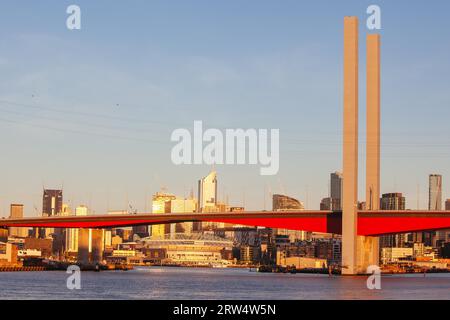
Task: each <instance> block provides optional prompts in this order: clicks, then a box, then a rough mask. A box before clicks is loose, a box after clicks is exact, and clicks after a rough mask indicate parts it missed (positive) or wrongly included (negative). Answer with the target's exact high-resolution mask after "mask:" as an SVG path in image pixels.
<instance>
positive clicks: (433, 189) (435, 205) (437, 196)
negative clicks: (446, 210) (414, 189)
mask: <svg viewBox="0 0 450 320" xmlns="http://www.w3.org/2000/svg"><path fill="white" fill-rule="evenodd" d="M428 210H442V176H441V175H440V174H430V176H429V188H428Z"/></svg>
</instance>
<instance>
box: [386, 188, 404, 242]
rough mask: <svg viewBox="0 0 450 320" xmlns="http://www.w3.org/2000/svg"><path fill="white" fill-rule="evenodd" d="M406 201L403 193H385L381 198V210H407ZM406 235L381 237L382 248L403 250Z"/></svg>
mask: <svg viewBox="0 0 450 320" xmlns="http://www.w3.org/2000/svg"><path fill="white" fill-rule="evenodd" d="M405 207H406V200H405V197H404V196H403V194H402V193H400V192H393V193H385V194H383V195H382V196H381V201H380V209H381V210H405ZM407 235H408V234H406V233H400V234H389V235H384V236H381V237H380V248H392V247H397V248H401V247H404V246H405V243H406V242H407Z"/></svg>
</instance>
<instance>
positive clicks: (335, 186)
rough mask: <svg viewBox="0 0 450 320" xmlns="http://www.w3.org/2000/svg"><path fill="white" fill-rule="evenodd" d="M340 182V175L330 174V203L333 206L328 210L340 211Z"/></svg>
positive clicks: (338, 173) (336, 173) (337, 173)
mask: <svg viewBox="0 0 450 320" xmlns="http://www.w3.org/2000/svg"><path fill="white" fill-rule="evenodd" d="M342 181H343V180H342V173H340V172H337V171H336V172H333V173H331V174H330V198H331V199H330V203H331V204H334V205H333V206H331V209H328V210H341V199H342Z"/></svg>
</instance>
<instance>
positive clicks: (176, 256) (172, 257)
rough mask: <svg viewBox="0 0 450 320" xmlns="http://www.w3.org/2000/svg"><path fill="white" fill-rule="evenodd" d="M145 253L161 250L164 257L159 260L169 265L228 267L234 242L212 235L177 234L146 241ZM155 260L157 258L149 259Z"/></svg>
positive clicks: (144, 242)
mask: <svg viewBox="0 0 450 320" xmlns="http://www.w3.org/2000/svg"><path fill="white" fill-rule="evenodd" d="M143 244H144V248H143V251H144V252H148V251H149V250H159V252H161V253H162V252H163V253H164V257H160V259H159V260H163V261H162V262H164V263H167V264H183V265H203V266H208V265H209V266H211V265H226V264H229V263H230V261H228V260H230V258H231V257H230V253H231V250H232V248H233V241H231V240H229V239H224V238H219V237H215V236H212V235H204V234H201V233H194V234H191V235H185V234H176V236H175V237H173V238H171V237H169V235H166V236H165V237H162V238H160V239H144V240H143ZM149 258H150V259H154V258H155V257H154V256H152V257H149Z"/></svg>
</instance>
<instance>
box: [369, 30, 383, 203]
mask: <svg viewBox="0 0 450 320" xmlns="http://www.w3.org/2000/svg"><path fill="white" fill-rule="evenodd" d="M366 63H367V66H366V68H367V110H366V113H367V129H366V130H367V142H366V208H367V210H378V209H379V207H380V35H379V34H369V35H367V62H366Z"/></svg>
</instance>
